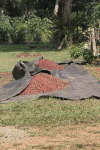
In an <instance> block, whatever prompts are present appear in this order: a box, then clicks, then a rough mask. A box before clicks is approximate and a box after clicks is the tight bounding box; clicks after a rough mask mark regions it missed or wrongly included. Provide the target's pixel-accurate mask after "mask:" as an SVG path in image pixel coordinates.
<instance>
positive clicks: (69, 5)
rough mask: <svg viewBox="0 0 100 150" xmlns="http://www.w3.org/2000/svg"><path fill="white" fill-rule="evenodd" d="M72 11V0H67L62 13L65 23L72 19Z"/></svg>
mask: <svg viewBox="0 0 100 150" xmlns="http://www.w3.org/2000/svg"><path fill="white" fill-rule="evenodd" d="M71 12H72V0H65V2H64V8H63V14H62V15H63V16H62V18H63V23H64V24H67V22H68V21H71Z"/></svg>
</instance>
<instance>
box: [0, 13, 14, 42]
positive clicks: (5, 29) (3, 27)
mask: <svg viewBox="0 0 100 150" xmlns="http://www.w3.org/2000/svg"><path fill="white" fill-rule="evenodd" d="M10 28H11V25H10V17H8V16H4V15H2V16H0V43H2V42H8V41H9V30H10Z"/></svg>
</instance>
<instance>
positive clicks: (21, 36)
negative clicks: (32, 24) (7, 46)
mask: <svg viewBox="0 0 100 150" xmlns="http://www.w3.org/2000/svg"><path fill="white" fill-rule="evenodd" d="M26 29H27V26H26V25H25V23H24V20H23V18H16V17H14V18H13V19H12V20H11V29H10V37H11V41H12V42H13V43H16V44H19V43H22V42H24V41H25V31H26Z"/></svg>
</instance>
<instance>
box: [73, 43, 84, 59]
mask: <svg viewBox="0 0 100 150" xmlns="http://www.w3.org/2000/svg"><path fill="white" fill-rule="evenodd" d="M83 46H84V42H83V43H80V45H79V46H78V47H77V46H74V45H73V46H72V48H71V52H70V56H71V57H73V58H79V57H80V56H82V54H83Z"/></svg>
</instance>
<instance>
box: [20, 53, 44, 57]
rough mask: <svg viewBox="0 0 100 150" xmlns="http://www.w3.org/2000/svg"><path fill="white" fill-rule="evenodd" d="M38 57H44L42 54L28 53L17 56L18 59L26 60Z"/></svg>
mask: <svg viewBox="0 0 100 150" xmlns="http://www.w3.org/2000/svg"><path fill="white" fill-rule="evenodd" d="M38 56H42V55H41V54H27V53H25V54H18V55H17V57H23V58H24V57H25V58H27V57H38Z"/></svg>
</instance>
